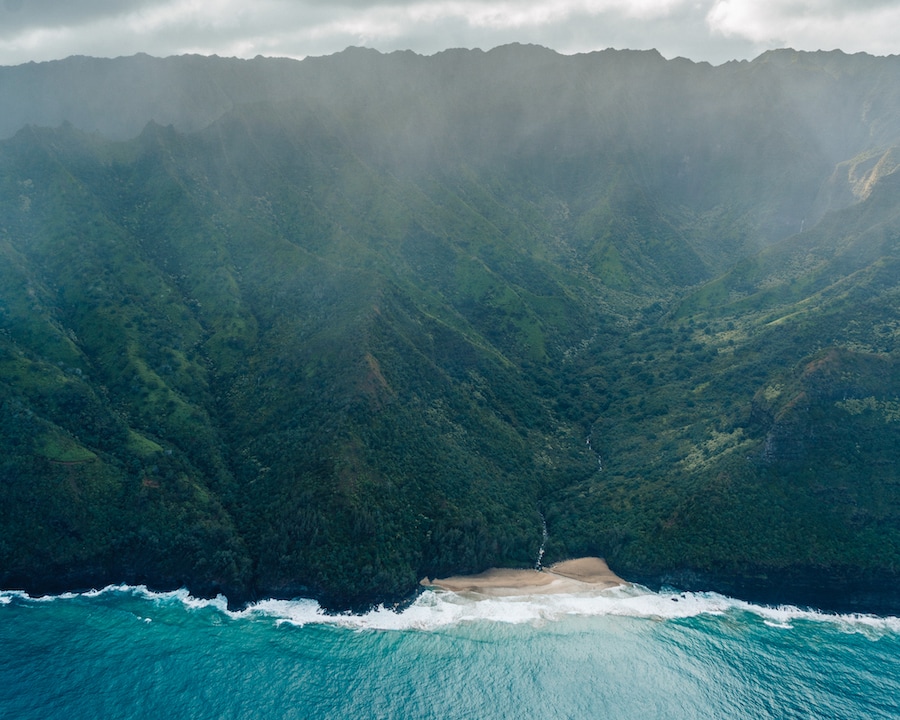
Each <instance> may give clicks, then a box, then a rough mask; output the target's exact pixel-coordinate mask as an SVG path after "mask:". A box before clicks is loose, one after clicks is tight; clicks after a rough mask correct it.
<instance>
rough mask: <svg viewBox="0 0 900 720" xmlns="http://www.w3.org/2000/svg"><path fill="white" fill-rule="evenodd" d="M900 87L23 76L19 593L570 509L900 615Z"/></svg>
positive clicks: (435, 548) (372, 566)
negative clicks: (898, 91) (899, 355)
mask: <svg viewBox="0 0 900 720" xmlns="http://www.w3.org/2000/svg"><path fill="white" fill-rule="evenodd" d="M898 80H900V60H898V59H897V58H872V57H868V56H864V55H858V56H845V55H842V54H840V53H817V54H804V53H795V52H793V51H778V52H773V53H767V54H765V55H763V56H761V57H760V58H759V59H757V60H755V61H754V62H752V63H730V64H727V65H723V66H721V67H718V68H712V67H710V66H708V65H705V64H700V65H696V64H693V63H690V62H688V61H685V60H673V61H665V60H664V59H662V58H661V57H660V56H659V55H658V54H656V53H652V52H650V53H630V52H604V53H595V54H591V55H584V56H573V57H564V56H560V55H557V54H556V53H553V52H552V51H549V50H546V49H543V48H537V47H522V46H508V47H503V48H498V49H496V50H493V51H491V52H489V53H482V52H480V51H448V52H446V53H441V54H438V55H435V56H433V57H420V56H417V55H414V54H411V53H395V54H392V55H379V54H378V53H375V52H372V51H365V50H359V49H351V50H348V51H346V52H344V53H341V54H339V55H335V56H332V57H328V58H319V59H309V60H306V61H303V62H294V61H284V60H265V59H261V58H260V59H257V60H254V61H237V60H224V59H219V58H197V57H185V58H169V59H166V60H156V59H153V58H148V57H146V56H136V57H134V58H120V59H117V60H113V61H100V60H89V59H85V58H80V59H71V60H67V61H63V62H60V63H48V64H45V65H37V66H34V65H29V66H21V67H17V68H0V97H2V98H3V99H2V100H0V104H2V108H3V111H4V112H3V113H2V115H3V117H4V118H5V119H4V122H5V123H6V124H7V125H6V126H4V127H5V132H6V135H7V136H8V137H7V139H5V140H2V141H0V451H2V453H0V584H2V585H3V586H4V587H24V588H26V589H29V590H32V591H60V590H63V589H70V588H76V587H87V586H91V585H98V584H104V583H109V582H119V581H126V582H146V583H148V584H150V585H152V586H154V587H160V588H161V587H176V586H180V585H186V586H188V587H189V588H190V589H191V590H192V591H193V592H196V593H201V594H210V593H216V592H224V593H226V594H227V595H228V597H229V599H230V600H231V601H232V602H235V603H240V602H243V601H246V600H249V599H251V598H253V597H257V596H261V595H277V596H286V597H291V596H298V595H307V596H314V597H317V598H319V599H320V600H322V601H323V602H324V603H325V604H326V605H327V606H329V607H332V608H347V607H354V608H355V607H362V606H365V605H368V604H370V603H374V602H386V601H400V600H402V599H404V598H406V597H408V596H409V595H410V594H411V593H412V592H413V591H414V589H415V588H416V585H417V582H418V580H419V579H420V578H421V577H423V576H432V577H433V576H440V575H446V574H451V573H458V572H476V571H480V570H482V569H484V568H486V567H489V566H492V565H504V566H515V567H528V566H531V565H533V564H534V563H535V560H536V558H537V555H538V549H539V547H540V545H541V542H542V537H543V528H544V525H545V524H546V529H547V532H548V539H547V546H546V551H547V552H546V555H545V559H546V560H551V561H552V560H557V559H562V558H564V557H571V556H575V555H582V554H598V555H602V556H605V557H607V558H608V559H609V561H610V563H611V565H612V566H613V567H614V568H615V569H617V570H619V571H620V572H622V573H623V574H624V575H625V576H626V577H629V578H634V579H637V580H640V581H642V582H647V583H650V584H658V583H671V584H675V585H677V586H680V587H684V588H704V589H718V590H724V591H727V592H731V593H734V594H738V595H741V596H744V597H755V598H762V599H769V600H773V601H779V602H781V601H791V602H800V603H811V604H817V605H820V606H824V607H832V608H856V609H879V610H881V609H889V610H891V611H897V610H900V471H898V469H897V468H898V467H900V465H898V460H900V458H898V455H900V390H898V388H900V365H898V361H897V352H898V350H897V348H896V347H895V343H896V342H897V341H898V338H900V319H898V318H900V313H898V310H900V308H898V303H900V174H898V173H897V169H898V167H900V151H898V150H897V149H896V148H897V147H900V97H898V96H897V94H896V91H895V88H896V87H897V86H898V84H897V83H898ZM101 81H102V82H101ZM26 86H27V87H28V88H29V91H28V92H25V91H24V90H23V89H22V88H25V87H26ZM35 98H38V99H39V100H36V99H35Z"/></svg>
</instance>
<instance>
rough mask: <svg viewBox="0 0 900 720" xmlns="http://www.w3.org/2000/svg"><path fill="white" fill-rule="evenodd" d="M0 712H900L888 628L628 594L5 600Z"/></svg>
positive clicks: (891, 624)
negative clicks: (352, 603)
mask: <svg viewBox="0 0 900 720" xmlns="http://www.w3.org/2000/svg"><path fill="white" fill-rule="evenodd" d="M0 718H21V719H26V718H67V719H71V718H639V719H640V720H647V719H648V718H754V719H757V718H867V719H869V718H900V619H898V618H880V617H874V616H854V615H842V616H835V615H828V614H823V613H817V612H811V611H804V610H799V609H796V608H777V609H775V608H765V607H760V606H756V605H752V604H748V603H744V602H740V601H737V600H732V599H729V598H725V597H722V596H719V595H713V594H685V595H680V594H675V593H653V592H650V591H648V590H644V589H641V588H617V589H614V590H607V591H604V592H598V593H592V594H590V595H558V596H544V597H526V598H506V599H487V598H480V599H479V598H477V597H475V596H468V597H465V596H460V595H456V594H453V593H448V592H432V591H426V592H425V593H423V594H422V595H421V596H420V597H419V598H418V599H417V601H416V602H415V603H414V604H413V605H412V606H411V607H409V608H407V609H406V610H404V611H403V612H401V613H395V612H392V611H389V610H378V611H373V612H370V613H368V614H366V615H339V616H327V615H325V614H323V613H322V612H321V610H320V609H319V607H318V605H316V603H315V602H312V601H305V600H297V601H290V602H285V601H266V602H261V603H259V604H257V605H255V606H253V607H251V608H249V609H247V610H244V611H242V612H237V613H233V612H229V611H228V610H227V609H226V606H225V602H224V599H222V598H219V599H217V600H212V601H205V600H196V599H194V598H192V597H190V596H189V595H188V594H187V593H186V592H184V591H181V592H174V593H151V592H148V591H147V590H146V589H144V588H131V587H115V588H106V589H104V590H101V591H97V592H90V593H82V594H66V595H62V596H56V597H51V598H38V599H35V598H29V597H28V596H25V595H22V594H20V593H13V592H6V593H0Z"/></svg>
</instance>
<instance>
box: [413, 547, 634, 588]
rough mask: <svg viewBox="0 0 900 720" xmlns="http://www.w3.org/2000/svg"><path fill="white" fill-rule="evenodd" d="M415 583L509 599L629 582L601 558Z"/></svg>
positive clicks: (506, 569)
mask: <svg viewBox="0 0 900 720" xmlns="http://www.w3.org/2000/svg"><path fill="white" fill-rule="evenodd" d="M419 584H420V585H421V586H423V587H426V588H427V587H436V588H440V589H442V590H449V591H451V592H456V593H477V594H479V595H487V596H489V597H511V596H516V595H551V594H560V593H578V592H589V591H592V590H606V589H609V588H613V587H619V586H621V585H628V584H629V583H628V582H627V581H626V580H623V579H622V578H620V577H619V576H618V575H616V574H615V573H614V572H613V571H612V570H610V569H609V566H608V565H607V564H606V561H605V560H603V559H602V558H598V557H583V558H575V559H572V560H564V561H562V562H558V563H554V564H553V565H551V566H550V567H548V568H544V569H543V570H514V569H508V568H490V569H489V570H485V571H484V572H481V573H478V574H476V575H453V576H451V577H447V578H423V579H422V581H421V582H420V583H419Z"/></svg>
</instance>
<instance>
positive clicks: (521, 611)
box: [0, 585, 900, 635]
mask: <svg viewBox="0 0 900 720" xmlns="http://www.w3.org/2000/svg"><path fill="white" fill-rule="evenodd" d="M114 596H119V597H128V596H130V597H132V598H135V599H143V600H147V601H150V602H151V603H152V604H157V605H173V604H180V605H183V606H184V607H185V609H187V610H191V611H201V610H203V611H213V612H215V613H218V614H221V615H222V616H223V617H227V618H230V619H232V620H253V619H269V620H272V621H274V622H275V623H276V624H284V623H286V624H290V625H295V626H299V627H302V626H306V625H331V626H335V627H344V628H348V629H355V630H393V631H403V630H422V631H428V630H437V629H440V628H446V627H451V626H455V625H461V624H465V623H485V622H487V623H501V624H524V623H530V624H533V625H542V624H545V623H551V622H554V621H560V620H563V619H565V618H569V617H604V616H619V617H630V618H644V619H651V620H674V619H685V618H695V617H700V616H704V615H708V616H721V615H726V614H729V613H732V614H739V613H749V614H751V615H754V616H756V617H758V618H760V619H762V620H763V621H764V622H765V623H766V624H767V625H769V626H771V627H773V628H784V629H790V628H791V627H793V624H794V623H795V622H797V621H805V622H816V623H827V624H832V625H835V626H838V627H840V628H841V629H843V630H845V631H847V632H863V633H875V634H876V635H877V634H880V633H896V634H900V617H890V616H888V617H881V616H876V615H867V614H856V613H850V614H833V613H827V612H822V611H818V610H814V609H805V608H798V607H794V606H778V607H770V606H765V605H758V604H755V603H750V602H746V601H743V600H737V599H734V598H729V597H726V596H724V595H719V594H716V593H677V592H653V591H651V590H648V589H647V588H644V587H641V586H639V585H621V586H617V587H613V588H604V589H599V590H591V591H587V592H580V593H551V594H545V593H541V592H537V593H534V594H519V595H512V596H499V597H494V596H478V595H477V594H474V593H470V592H464V593H456V592H453V591H449V590H443V589H427V590H423V591H422V592H421V593H420V594H419V595H418V597H417V598H416V599H415V600H414V601H413V602H412V603H410V604H409V605H408V606H406V607H404V608H403V609H401V610H399V611H398V610H395V609H393V608H386V607H383V606H382V607H378V608H374V609H372V610H370V611H369V612H366V613H361V614H355V613H328V612H326V611H325V610H323V609H322V607H321V606H320V605H319V604H318V603H317V602H316V601H315V600H311V599H304V598H299V599H295V600H275V599H269V600H261V601H259V602H256V603H253V604H252V605H249V606H248V607H246V608H244V609H242V610H229V609H228V601H227V598H225V597H224V596H222V595H220V596H218V597H216V598H212V599H203V598H195V597H193V596H192V595H191V594H190V593H189V592H188V591H187V590H184V589H181V590H175V591H171V592H153V591H151V590H148V589H147V588H146V587H144V586H128V585H110V586H108V587H105V588H102V589H98V590H91V591H87V592H83V593H63V594H61V595H48V596H40V597H30V596H28V595H27V594H25V593H22V592H19V591H5V592H0V605H8V604H10V603H12V602H19V603H26V604H28V603H36V604H38V603H48V602H66V601H73V600H78V599H93V598H101V597H114Z"/></svg>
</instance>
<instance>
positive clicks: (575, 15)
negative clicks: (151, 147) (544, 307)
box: [0, 0, 900, 65]
mask: <svg viewBox="0 0 900 720" xmlns="http://www.w3.org/2000/svg"><path fill="white" fill-rule="evenodd" d="M898 28H900V0H437V1H436V2H435V1H430V2H425V1H423V0H250V1H248V0H0V65H18V64H20V63H25V62H29V61H36V62H40V61H45V60H54V59H59V58H64V57H68V56H69V55H93V56H97V57H117V56H120V55H133V54H135V53H137V52H145V53H148V54H150V55H156V56H161V57H162V56H168V55H181V54H185V53H199V54H203V55H219V56H223V57H246V58H249V57H255V56H257V55H264V56H276V57H293V58H303V57H306V56H310V55H329V54H332V53H335V52H339V51H341V50H343V49H344V48H346V47H348V46H350V45H357V46H365V47H371V48H375V49H377V50H380V51H382V52H390V51H393V50H413V51H415V52H417V53H421V54H424V55H431V54H434V53H436V52H440V51H441V50H445V49H447V48H456V47H465V48H476V47H477V48H481V49H483V50H489V49H490V48H493V47H496V46H498V45H503V44H506V43H510V42H521V43H537V44H540V45H544V46H546V47H549V48H552V49H554V50H556V51H558V52H561V53H565V54H572V53H578V52H589V51H592V50H601V49H604V48H609V47H612V48H620V49H621V48H631V49H639V50H646V49H650V48H655V49H657V50H659V52H660V53H662V54H663V55H664V56H665V57H667V58H672V57H678V56H681V57H687V58H690V59H692V60H696V61H703V60H705V61H708V62H711V63H713V64H715V65H718V64H720V63H723V62H726V61H728V60H736V59H737V60H740V59H752V58H754V57H756V56H757V55H759V54H760V53H762V52H764V51H765V50H768V49H771V48H778V47H793V48H796V49H798V50H833V49H840V50H843V51H845V52H848V53H853V52H868V53H871V54H873V55H890V54H900V32H898Z"/></svg>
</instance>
